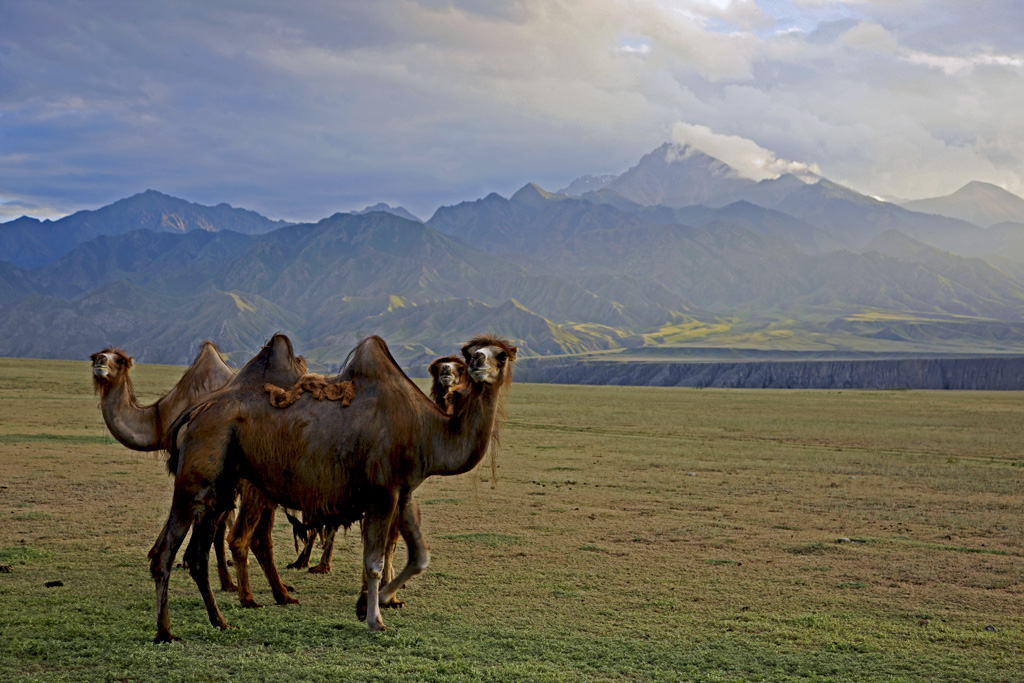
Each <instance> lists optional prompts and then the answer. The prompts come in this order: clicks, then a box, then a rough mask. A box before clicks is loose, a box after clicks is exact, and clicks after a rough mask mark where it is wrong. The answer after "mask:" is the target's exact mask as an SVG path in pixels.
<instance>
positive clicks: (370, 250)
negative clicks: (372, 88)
mask: <svg viewBox="0 0 1024 683" xmlns="http://www.w3.org/2000/svg"><path fill="white" fill-rule="evenodd" d="M1022 207H1024V200H1022V199H1021V198H1019V197H1017V196H1016V195H1013V194H1011V193H1009V192H1006V191H1005V190H1002V189H1000V188H996V187H995V186H987V185H985V184H983V183H972V184H970V185H968V186H967V187H965V188H964V189H963V190H961V191H959V192H957V193H954V194H953V195H950V196H949V197H940V198H936V199H934V200H922V202H910V203H907V204H905V205H902V206H901V205H897V204H894V203H889V202H884V201H881V200H879V199H876V198H873V197H867V196H865V195H862V194H859V193H857V192H854V191H853V190H851V189H849V188H846V187H843V186H841V185H839V184H837V183H834V182H832V181H829V180H827V179H825V178H821V177H817V176H803V177H797V176H794V175H784V176H781V177H779V178H774V179H771V180H763V181H760V182H756V181H753V180H750V179H747V178H745V177H743V176H742V175H741V174H740V173H739V172H738V171H736V170H735V169H732V168H731V167H729V166H728V165H726V164H725V163H723V162H721V161H719V160H717V159H714V158H713V157H710V156H708V155H706V154H704V153H702V152H700V151H698V150H695V149H692V148H688V147H683V146H679V145H664V146H662V147H660V148H658V149H656V150H653V151H652V152H651V153H649V154H647V155H645V156H644V157H643V158H642V159H641V160H640V162H639V163H638V164H637V165H636V166H634V167H633V168H631V169H629V170H627V171H626V172H625V173H623V174H621V175H618V176H587V177H584V178H581V179H579V180H578V181H576V182H574V183H572V184H570V185H569V186H567V187H566V188H564V189H563V190H562V191H559V192H548V191H545V190H544V189H542V188H540V187H538V186H537V185H535V184H532V183H531V184H527V185H525V186H524V187H523V188H521V189H520V190H519V191H518V192H516V193H515V194H513V195H512V196H511V197H509V198H505V197H502V196H499V195H497V194H490V195H488V196H486V197H483V198H481V199H476V200H470V201H465V202H462V203H460V204H457V205H454V206H445V207H441V208H439V209H438V210H437V211H436V212H435V213H434V215H433V216H432V217H431V218H430V219H429V220H427V221H425V222H424V221H421V220H420V219H419V218H417V217H416V216H413V215H412V214H410V213H409V212H407V211H405V210H404V209H402V208H401V207H398V208H392V207H390V206H387V205H383V204H382V205H376V206H372V207H368V208H367V209H366V210H364V211H361V212H356V213H339V214H335V215H333V216H330V217H328V218H325V219H323V220H321V221H319V222H316V223H302V224H289V223H285V222H281V221H271V220H269V219H267V218H265V217H263V216H260V215H259V214H257V213H255V212H252V211H247V210H244V209H238V208H233V207H230V206H228V205H227V204H220V205H218V206H213V207H210V206H202V205H198V204H194V203H190V202H187V201H184V200H181V199H176V198H173V197H169V196H167V195H164V194H161V193H159V192H155V191H152V190H150V191H147V192H144V193H141V194H138V195H135V196H132V197H129V198H127V199H123V200H121V201H118V202H115V203H113V204H111V205H109V206H106V207H103V208H101V209H98V210H96V211H82V212H78V213H75V214H72V215H70V216H67V217H65V218H62V219H60V220H55V221H36V220H34V219H31V218H20V219H17V220H15V221H11V222H9V223H4V224H0V355H5V356H28V357H42V358H84V357H87V356H88V355H89V354H90V353H92V352H95V351H97V350H99V349H100V348H102V347H103V346H106V345H109V344H116V345H118V346H121V347H123V348H125V349H127V350H128V351H129V352H130V353H132V354H133V355H134V356H135V357H136V358H137V359H138V360H140V361H144V362H169V363H183V362H187V361H189V360H190V359H191V356H192V355H193V354H194V351H195V348H196V346H197V345H198V343H199V342H200V341H202V340H203V339H212V340H213V341H215V342H217V344H218V345H219V346H220V347H221V349H222V351H224V352H225V353H226V354H228V356H229V358H230V359H231V360H232V361H233V362H236V363H241V362H243V361H244V360H246V359H247V358H248V357H249V356H251V354H252V353H253V352H254V351H255V350H256V349H257V348H258V347H259V346H260V344H262V342H263V341H264V340H265V339H267V338H268V337H269V336H270V335H271V334H273V333H274V332H277V331H284V332H286V333H288V334H290V335H291V336H292V337H293V338H294V340H295V342H296V345H297V347H298V348H299V349H301V350H302V352H303V353H304V355H306V357H307V359H308V360H309V361H310V364H311V366H312V367H314V368H318V369H328V368H332V367H336V366H338V365H339V364H340V363H342V362H343V360H344V358H345V356H346V354H347V353H348V351H349V349H350V348H351V347H352V346H353V344H354V343H355V341H357V340H358V339H359V338H361V337H363V336H366V335H367V334H371V333H376V334H381V335H382V336H383V337H384V338H385V339H387V340H388V342H389V344H390V345H391V346H392V349H393V351H394V352H395V354H396V356H397V357H398V358H399V360H400V361H402V362H403V363H404V364H406V365H407V366H409V367H410V368H412V369H413V370H414V372H415V371H418V370H421V369H422V367H423V365H425V364H426V363H428V362H429V361H430V360H431V359H432V358H433V357H434V356H436V355H442V354H448V353H451V352H453V351H454V350H455V349H456V348H457V347H458V345H459V344H460V343H461V342H462V341H464V340H465V339H466V338H468V337H469V336H471V335H473V334H476V333H479V332H483V331H493V332H496V333H498V334H501V335H503V336H506V337H509V338H512V339H514V340H515V341H516V343H517V344H518V345H519V346H520V347H521V349H522V352H521V353H522V356H523V357H525V358H530V357H545V356H562V357H573V356H592V355H595V354H596V355H599V356H600V357H602V358H616V357H626V356H627V352H626V350H628V356H629V357H637V354H641V355H642V354H644V353H654V352H657V355H658V356H659V357H662V358H664V357H672V356H673V354H680V355H686V356H687V357H693V355H694V353H695V352H696V353H698V355H699V350H700V349H711V350H714V349H723V348H728V349H733V350H734V351H735V352H736V353H738V354H740V355H742V354H743V353H744V352H745V351H746V352H749V353H750V354H764V353H766V352H772V351H775V352H778V353H780V354H783V353H784V354H792V353H798V354H799V353H804V354H814V355H815V356H816V357H820V356H821V355H822V354H826V355H827V354H834V355H837V356H838V355H842V354H848V353H852V352H856V353H858V354H872V353H875V354H906V355H914V354H924V353H927V354H935V353H940V354H942V353H947V354H974V353H982V354H985V353H1011V352H1014V351H1019V350H1020V349H1021V342H1022V339H1021V336H1020V335H1021V333H1022V330H1024V325H1022V322H1024V320H1022V314H1024V209H1022Z"/></svg>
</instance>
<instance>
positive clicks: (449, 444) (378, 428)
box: [149, 337, 517, 642]
mask: <svg viewBox="0 0 1024 683" xmlns="http://www.w3.org/2000/svg"><path fill="white" fill-rule="evenodd" d="M516 351H517V349H516V347H514V346H512V345H511V344H509V343H508V342H505V341H502V340H500V339H497V338H496V337H477V338H474V339H472V340H471V341H470V342H469V343H467V344H466V345H465V346H463V348H462V354H463V357H464V358H465V360H466V363H467V367H468V369H469V376H470V380H471V382H470V384H469V387H468V388H467V390H466V391H465V392H464V393H460V394H458V395H457V396H456V399H455V405H454V408H453V411H452V414H451V415H445V414H444V413H443V412H442V411H441V410H440V409H439V408H438V407H437V406H436V405H435V404H434V403H433V402H431V401H430V399H429V398H427V396H426V395H425V394H424V393H423V392H422V391H420V389H419V388H418V387H417V386H416V385H415V384H414V383H413V382H412V381H411V380H410V379H409V378H408V377H407V376H406V375H405V373H403V372H402V370H401V369H400V368H399V367H398V364H397V363H396V362H395V360H394V358H393V357H392V356H391V353H390V352H389V351H388V348H387V345H386V344H385V343H384V340H382V339H381V338H379V337H370V338H368V339H365V340H363V341H362V342H360V344H359V345H358V346H357V347H356V349H355V350H354V351H353V353H352V355H351V357H350V359H349V362H348V363H347V364H346V367H345V369H344V370H343V371H342V373H341V375H340V376H339V377H338V381H350V382H352V383H353V385H354V387H355V396H354V397H353V399H352V402H351V404H350V405H349V407H347V408H341V407H340V406H339V405H338V404H337V403H332V402H326V401H316V400H314V399H312V397H310V396H303V397H301V398H300V399H299V401H298V402H296V403H295V404H294V405H293V406H292V407H290V408H288V409H285V410H279V409H276V408H273V407H272V406H271V405H270V403H269V401H268V400H267V397H266V395H265V394H264V393H263V392H254V391H251V390H247V389H246V388H245V387H244V386H239V387H237V388H236V387H233V386H230V385H229V387H226V388H225V389H224V390H222V391H221V392H219V393H218V395H215V396H214V397H213V398H212V399H211V400H210V401H208V402H206V403H205V404H203V405H201V406H198V407H195V408H193V409H190V411H189V412H188V413H186V415H183V416H182V418H181V419H179V421H178V423H177V426H179V427H180V425H182V424H184V422H186V421H188V426H187V429H186V430H185V431H184V433H183V435H182V438H181V441H180V444H181V445H180V448H179V447H178V443H179V442H178V440H177V439H174V440H172V449H173V450H172V453H171V460H170V461H169V463H173V464H174V465H176V466H177V476H176V478H175V485H174V495H173V499H172V503H171V510H170V514H169V515H168V518H167V522H166V524H165V525H164V528H163V530H162V531H161V533H160V536H159V537H158V538H157V540H156V543H155V544H154V545H153V548H152V550H151V551H150V553H149V557H150V570H151V572H152V575H153V579H154V583H155V586H156V595H157V634H156V638H155V642H167V641H170V640H174V639H176V638H175V636H173V635H172V634H171V630H170V613H169V611H168V599H167V598H168V596H167V589H168V582H169V579H170V573H171V567H172V566H173V563H174V557H175V554H176V553H177V551H178V548H179V547H180V546H181V542H182V539H183V538H184V537H185V534H186V533H187V532H188V529H189V527H190V526H191V525H192V523H193V517H194V516H195V525H196V531H195V532H194V533H198V534H199V537H200V539H201V544H200V545H199V546H198V552H197V553H196V555H197V557H196V558H195V560H196V561H195V562H190V563H189V564H190V567H191V568H192V569H191V572H192V577H193V579H194V580H195V582H196V585H197V586H198V588H199V592H200V593H201V594H202V596H203V600H204V602H205V604H206V609H207V615H208V616H209V619H210V623H211V624H213V625H214V626H217V627H219V628H226V627H227V622H226V621H225V620H224V615H223V614H221V612H220V609H219V608H218V607H217V602H216V598H215V597H214V594H213V591H212V590H210V582H209V577H208V576H207V562H208V554H209V548H210V544H211V543H212V538H213V526H212V520H213V519H215V518H216V513H217V511H220V510H224V509H226V508H227V507H229V505H230V498H231V493H232V491H233V487H234V486H235V483H236V481H237V479H238V477H244V478H246V479H249V480H250V481H252V482H253V483H254V484H255V485H256V486H258V487H259V488H260V489H261V490H262V491H263V492H264V494H265V495H266V496H267V497H268V498H269V499H270V500H272V501H274V502H276V503H278V504H279V505H284V506H286V507H289V508H293V509H298V510H302V511H303V513H307V512H308V513H310V514H313V515H316V516H317V517H318V518H321V519H325V520H327V521H328V522H329V523H333V524H337V525H346V526H347V525H350V524H352V523H353V522H356V521H359V520H362V537H363V565H364V571H365V574H366V577H367V594H368V595H367V615H366V622H367V625H368V627H369V629H370V630H371V631H380V630H383V629H384V628H385V626H384V622H383V620H382V619H381V614H380V606H381V604H384V603H387V602H388V601H390V600H391V599H392V598H393V597H394V595H395V593H396V592H397V591H398V590H399V589H400V588H401V587H402V586H404V585H405V583H406V582H407V581H408V580H409V579H410V578H412V577H413V576H415V575H417V574H419V573H421V572H422V571H423V570H424V569H425V568H426V566H427V564H428V562H429V558H430V554H429V551H428V550H427V546H426V543H425V542H424V540H423V536H422V534H421V533H420V529H419V509H418V506H417V505H416V502H415V501H414V500H413V499H412V492H413V491H414V490H415V489H416V487H417V486H419V484H421V483H422V482H423V480H425V479H426V478H427V477H429V476H432V475H438V476H446V475H455V474H462V473H464V472H468V471H470V470H472V469H473V468H474V467H476V465H477V464H478V463H479V462H480V460H481V459H482V458H483V457H484V455H485V454H486V453H487V451H488V449H489V448H490V446H491V443H492V441H494V440H496V439H497V434H498V426H499V416H500V415H501V413H502V410H501V404H502V393H503V389H504V388H505V387H506V386H507V385H508V384H509V383H510V382H511V379H512V363H513V361H514V360H515V356H516ZM259 359H260V356H259V355H258V356H257V357H256V358H254V359H253V360H252V361H250V364H252V363H256V362H259ZM246 367H248V365H247V366H246ZM243 372H244V369H243ZM240 374H241V373H240ZM278 385H279V386H281V385H280V384H279V383H278ZM284 386H288V385H287V384H285V385H284ZM196 513H197V514H196ZM399 516H400V517H401V522H400V524H399V527H400V529H401V533H402V536H403V538H404V539H405V542H406V544H407V545H408V547H409V560H408V563H407V564H406V566H405V568H403V569H402V571H401V573H400V574H399V575H398V576H397V577H396V578H395V579H394V580H392V581H391V582H390V583H388V584H387V585H386V586H385V587H384V588H383V589H381V588H380V584H379V581H380V578H381V577H382V574H383V570H384V565H385V551H386V547H387V544H388V538H389V536H390V530H391V528H392V526H393V524H394V523H395V522H396V520H397V519H398V518H399Z"/></svg>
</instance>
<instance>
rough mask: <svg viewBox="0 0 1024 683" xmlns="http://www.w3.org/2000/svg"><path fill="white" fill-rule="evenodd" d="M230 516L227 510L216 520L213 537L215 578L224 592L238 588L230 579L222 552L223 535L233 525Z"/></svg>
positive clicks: (231, 591) (230, 591)
mask: <svg viewBox="0 0 1024 683" xmlns="http://www.w3.org/2000/svg"><path fill="white" fill-rule="evenodd" d="M231 517H232V514H231V513H230V512H228V513H226V514H224V515H222V516H221V518H220V519H219V520H217V531H216V533H215V534H214V537H213V552H214V554H216V556H217V578H219V579H220V589H221V590H222V591H224V592H225V593H233V592H234V591H236V590H238V586H236V585H235V582H234V581H232V580H231V572H230V571H228V561H227V558H226V557H225V553H224V546H225V545H226V543H225V536H227V531H228V527H230V526H233V524H232V521H231Z"/></svg>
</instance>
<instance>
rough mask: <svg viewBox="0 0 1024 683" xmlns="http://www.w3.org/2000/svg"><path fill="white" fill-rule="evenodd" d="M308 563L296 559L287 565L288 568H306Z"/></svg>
mask: <svg viewBox="0 0 1024 683" xmlns="http://www.w3.org/2000/svg"><path fill="white" fill-rule="evenodd" d="M307 566H308V565H307V564H306V563H305V562H299V561H298V560H296V561H295V562H292V563H291V564H289V565H286V568H287V569H305V568H306V567H307Z"/></svg>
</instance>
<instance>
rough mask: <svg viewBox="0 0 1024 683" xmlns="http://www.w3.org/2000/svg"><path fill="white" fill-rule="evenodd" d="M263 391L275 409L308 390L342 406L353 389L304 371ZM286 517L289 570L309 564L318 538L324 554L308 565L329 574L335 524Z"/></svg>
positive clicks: (345, 383)
mask: <svg viewBox="0 0 1024 683" xmlns="http://www.w3.org/2000/svg"><path fill="white" fill-rule="evenodd" d="M263 389H264V391H266V392H267V393H268V394H270V405H272V406H274V407H275V408H287V407H288V406H290V405H292V404H293V403H295V402H296V401H298V400H299V397H300V396H302V394H303V393H306V392H309V393H310V394H312V395H313V398H315V399H316V400H318V401H322V400H328V401H341V407H342V408H345V407H347V406H348V404H349V403H351V402H352V397H353V396H354V395H355V389H354V387H353V386H352V383H351V382H338V383H329V382H328V381H327V378H325V377H323V376H322V375H314V374H306V375H303V376H302V377H300V378H299V380H298V381H297V382H296V383H295V384H294V385H293V386H292V388H291V389H283V388H281V387H279V386H275V385H273V384H266V385H264V386H263ZM285 516H286V517H287V518H288V522H289V523H290V524H291V525H292V537H293V538H294V539H295V552H296V553H298V555H299V556H298V558H296V560H295V561H294V562H292V563H291V564H289V565H288V568H289V569H305V568H306V567H309V558H310V556H311V555H312V554H313V545H314V544H315V543H316V539H317V537H319V538H320V539H321V540H322V541H323V547H324V550H323V553H322V554H321V555H320V562H319V563H317V564H316V565H315V566H313V567H309V572H310V573H311V574H329V573H330V572H331V555H332V554H333V552H334V535H335V533H337V531H338V528H337V527H324V526H322V525H317V524H309V523H306V522H305V521H300V520H299V519H297V518H296V517H294V516H293V515H291V514H290V513H289V512H288V511H287V510H285ZM300 540H301V541H302V544H303V548H302V550H301V551H300V550H299V541H300Z"/></svg>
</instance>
